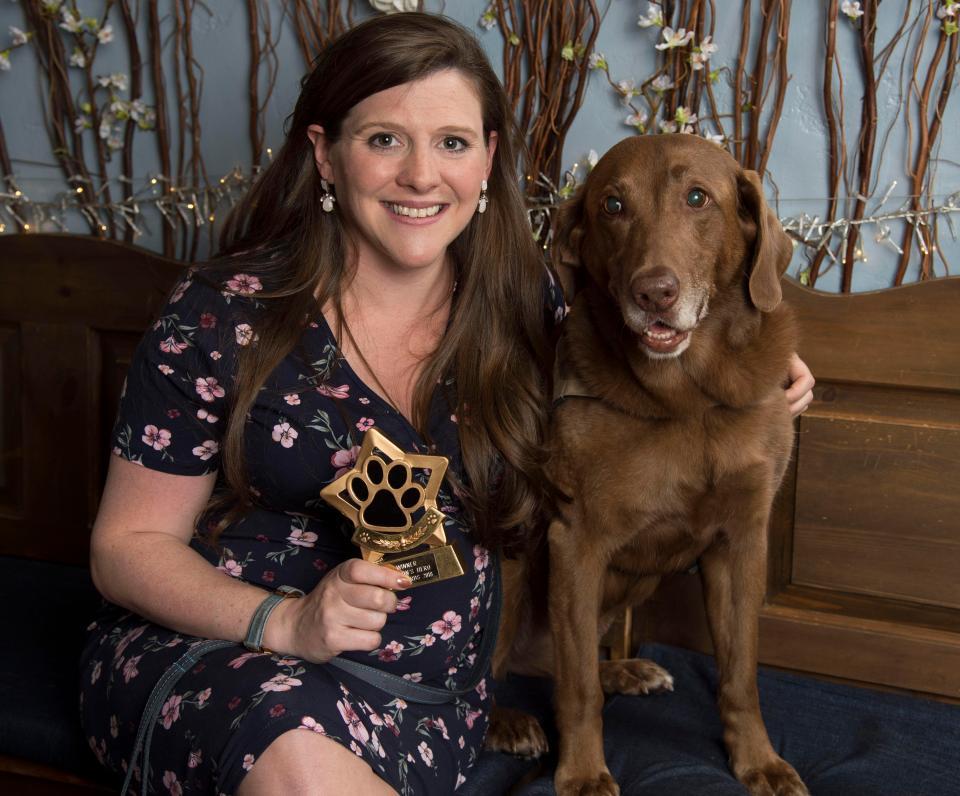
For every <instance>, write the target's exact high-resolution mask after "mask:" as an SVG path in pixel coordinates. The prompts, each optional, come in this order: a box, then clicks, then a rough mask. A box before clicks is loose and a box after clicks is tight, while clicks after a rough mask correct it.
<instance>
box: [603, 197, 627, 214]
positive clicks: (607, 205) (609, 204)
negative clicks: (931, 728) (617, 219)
mask: <svg viewBox="0 0 960 796" xmlns="http://www.w3.org/2000/svg"><path fill="white" fill-rule="evenodd" d="M603 209H604V211H605V212H607V213H609V214H610V215H611V216H615V215H617V214H618V213H622V212H623V202H621V201H620V200H619V199H617V197H616V196H608V197H606V198H605V199H604V200H603Z"/></svg>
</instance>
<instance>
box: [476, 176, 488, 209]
mask: <svg viewBox="0 0 960 796" xmlns="http://www.w3.org/2000/svg"><path fill="white" fill-rule="evenodd" d="M477 212H478V213H486V212H487V181H486V180H481V181H480V202H479V204H478V205H477Z"/></svg>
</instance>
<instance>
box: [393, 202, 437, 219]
mask: <svg viewBox="0 0 960 796" xmlns="http://www.w3.org/2000/svg"><path fill="white" fill-rule="evenodd" d="M389 207H390V209H391V210H392V211H393V212H394V213H396V214H397V215H398V216H407V217H408V218H427V217H429V216H435V215H436V214H437V213H439V212H440V209H441V208H442V207H443V205H433V206H432V207H405V206H404V205H394V204H391V205H389Z"/></svg>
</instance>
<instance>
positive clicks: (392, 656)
mask: <svg viewBox="0 0 960 796" xmlns="http://www.w3.org/2000/svg"><path fill="white" fill-rule="evenodd" d="M401 652H403V645H402V644H400V643H399V642H397V641H391V642H390V643H389V644H385V645H384V646H383V649H382V650H380V652H379V653H378V654H377V657H378V658H379V659H380V660H381V661H383V662H384V663H390V662H392V661H395V660H397V659H398V658H399V657H400V653H401Z"/></svg>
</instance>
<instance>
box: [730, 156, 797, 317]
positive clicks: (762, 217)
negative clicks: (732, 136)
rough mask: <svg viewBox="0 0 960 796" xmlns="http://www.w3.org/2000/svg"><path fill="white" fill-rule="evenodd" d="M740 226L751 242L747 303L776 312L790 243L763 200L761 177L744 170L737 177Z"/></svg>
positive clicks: (780, 296)
mask: <svg viewBox="0 0 960 796" xmlns="http://www.w3.org/2000/svg"><path fill="white" fill-rule="evenodd" d="M737 189H738V192H739V201H740V217H741V225H742V227H743V229H744V234H745V237H746V239H747V240H748V241H749V240H750V239H751V238H752V239H753V259H752V263H751V266H750V282H749V289H750V301H751V302H752V303H753V306H754V307H756V308H757V309H758V310H760V311H761V312H772V311H773V310H774V309H776V307H777V305H778V304H779V303H780V300H781V299H782V298H783V293H782V292H781V290H780V277H781V276H783V274H784V272H785V271H786V270H787V267H788V266H789V265H790V258H791V257H792V256H793V244H792V243H791V242H790V237H789V236H788V235H787V233H786V232H784V231H783V227H781V226H780V221H779V219H778V218H777V216H776V215H775V214H774V212H773V211H772V210H771V209H770V208H769V207H767V202H766V200H765V199H764V198H763V186H762V185H761V182H760V175H758V174H757V172H755V171H750V170H748V169H744V170H743V171H741V172H740V174H739V176H738V177H737Z"/></svg>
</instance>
